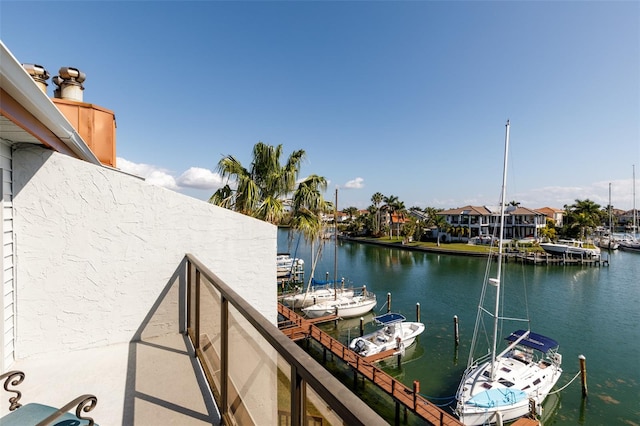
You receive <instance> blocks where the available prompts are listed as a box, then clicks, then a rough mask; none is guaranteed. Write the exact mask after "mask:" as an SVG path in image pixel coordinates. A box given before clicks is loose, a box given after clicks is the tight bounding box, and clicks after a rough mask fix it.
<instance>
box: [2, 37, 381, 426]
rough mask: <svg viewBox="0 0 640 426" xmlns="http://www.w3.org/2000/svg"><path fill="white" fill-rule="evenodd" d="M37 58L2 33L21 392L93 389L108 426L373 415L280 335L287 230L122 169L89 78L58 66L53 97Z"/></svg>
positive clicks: (13, 353)
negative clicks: (281, 251) (309, 414)
mask: <svg viewBox="0 0 640 426" xmlns="http://www.w3.org/2000/svg"><path fill="white" fill-rule="evenodd" d="M27 68H28V69H29V72H27V70H25V68H24V67H23V66H21V64H20V62H18V60H17V59H16V58H15V57H14V56H13V55H12V54H11V52H10V51H9V50H8V49H7V48H6V46H5V45H4V44H3V43H2V42H0V83H1V87H0V101H1V102H0V112H1V116H0V165H1V166H0V172H1V175H2V198H1V200H2V208H1V209H0V214H2V220H1V222H0V223H2V235H3V242H2V245H0V247H1V250H2V259H3V268H2V269H0V271H1V272H0V273H1V274H2V284H3V291H2V292H1V293H0V297H1V298H2V305H1V306H2V309H3V318H4V321H3V322H2V330H1V333H0V340H1V341H0V362H1V363H2V371H3V372H4V371H7V370H22V371H24V372H25V374H26V378H25V380H24V382H23V383H21V384H20V386H19V390H21V391H22V400H21V402H22V403H27V402H39V403H44V404H47V405H51V406H53V407H61V406H63V405H64V404H65V403H67V402H68V401H70V400H71V399H73V398H75V397H76V396H78V395H80V394H85V393H89V394H94V395H96V396H97V398H98V404H97V406H96V407H95V409H94V410H93V411H92V412H91V415H92V417H94V418H95V419H96V421H97V422H98V423H99V424H101V425H117V424H125V425H132V424H140V425H145V424H180V425H190V424H217V423H219V422H220V419H221V417H223V418H225V419H226V420H227V422H228V423H229V424H230V423H233V422H237V423H240V424H277V423H279V422H280V420H281V419H283V418H288V419H290V421H291V424H301V423H302V421H303V420H304V419H305V414H304V413H305V411H304V406H305V405H303V404H305V403H306V404H309V405H314V406H315V407H316V408H318V410H319V411H320V412H321V414H322V415H323V416H325V417H326V418H332V419H333V418H336V417H337V416H338V415H341V416H343V417H342V419H347V420H346V421H348V422H352V421H353V418H352V417H349V416H356V415H357V416H359V417H360V418H362V419H363V422H370V423H371V424H373V423H375V422H376V421H378V420H379V417H377V416H376V415H375V413H373V411H372V410H371V409H370V408H369V407H367V406H366V405H365V404H364V403H362V402H361V401H360V400H359V399H357V397H355V396H353V394H351V392H349V391H348V390H347V389H346V388H344V386H342V384H341V383H339V382H338V381H337V380H335V379H334V378H333V377H331V376H330V375H327V374H323V373H321V371H322V368H321V367H320V366H319V365H318V364H317V363H313V362H310V361H309V359H308V357H307V356H306V355H305V354H304V352H303V351H302V350H301V349H300V348H299V347H297V346H296V345H295V344H294V343H292V342H290V341H289V340H288V339H287V338H286V337H285V336H284V335H282V333H280V332H279V331H278V329H277V327H276V322H277V309H276V303H277V300H276V291H274V290H275V288H274V285H273V284H274V283H275V282H276V262H275V258H276V254H277V229H276V227H275V226H273V225H271V224H268V223H266V222H263V221H259V220H256V219H253V218H250V217H247V216H243V215H240V214H238V213H235V212H232V211H229V210H226V209H223V208H220V207H217V206H214V205H211V204H209V203H206V202H204V201H200V200H196V199H194V198H191V197H187V196H184V195H181V194H179V193H176V192H173V191H170V190H167V189H164V188H159V187H155V186H152V185H150V184H148V183H147V182H146V181H145V180H144V179H141V178H139V177H136V176H132V175H130V174H126V173H123V172H121V171H119V170H118V169H117V164H116V161H115V159H116V156H115V146H116V142H115V129H116V125H115V115H114V114H113V112H111V111H109V110H107V109H105V108H103V107H99V106H97V105H95V104H91V103H87V102H85V101H84V99H83V98H82V95H83V94H82V91H83V90H84V87H83V83H84V79H85V76H84V74H82V73H81V71H79V70H77V69H74V68H61V70H60V75H59V76H58V78H56V80H55V81H56V82H61V83H62V84H61V86H60V87H59V88H58V89H57V90H56V91H55V96H59V98H56V100H52V99H51V98H49V97H48V95H47V93H46V87H47V84H46V80H47V79H48V72H46V68H45V67H42V66H39V65H38V66H30V67H27ZM30 73H31V75H30ZM141 113H144V111H141ZM97 122H100V123H101V125H100V126H96V125H93V124H95V123H97ZM88 123H89V124H90V125H87V126H85V124H88ZM212 161H213V159H212ZM281 395H285V396H286V397H285V398H280V396H281ZM9 396H12V395H5V394H3V395H1V397H0V416H2V415H4V414H6V413H7V410H8V403H7V399H8V397H9ZM283 401H284V402H283ZM355 424H358V423H357V422H356V423H355Z"/></svg>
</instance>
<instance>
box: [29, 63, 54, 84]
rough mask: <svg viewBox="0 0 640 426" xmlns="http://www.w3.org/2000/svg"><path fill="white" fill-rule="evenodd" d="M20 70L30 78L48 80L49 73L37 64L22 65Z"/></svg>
mask: <svg viewBox="0 0 640 426" xmlns="http://www.w3.org/2000/svg"><path fill="white" fill-rule="evenodd" d="M22 68H24V69H25V71H27V73H29V75H30V76H31V77H37V78H40V79H42V80H48V79H49V71H47V70H46V69H45V67H43V66H42V65H38V64H22Z"/></svg>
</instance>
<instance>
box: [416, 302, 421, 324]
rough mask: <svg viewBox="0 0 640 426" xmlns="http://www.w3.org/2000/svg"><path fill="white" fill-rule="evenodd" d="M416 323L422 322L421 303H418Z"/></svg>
mask: <svg viewBox="0 0 640 426" xmlns="http://www.w3.org/2000/svg"><path fill="white" fill-rule="evenodd" d="M416 322H420V302H418V303H416Z"/></svg>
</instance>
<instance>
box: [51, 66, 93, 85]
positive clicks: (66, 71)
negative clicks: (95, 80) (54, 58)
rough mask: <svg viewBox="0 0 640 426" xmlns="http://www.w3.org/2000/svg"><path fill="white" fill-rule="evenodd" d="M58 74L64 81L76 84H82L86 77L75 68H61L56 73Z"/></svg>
mask: <svg viewBox="0 0 640 426" xmlns="http://www.w3.org/2000/svg"><path fill="white" fill-rule="evenodd" d="M58 74H59V75H60V77H62V78H63V79H65V80H71V81H75V82H77V83H82V82H83V81H85V80H86V78H87V75H86V74H85V73H83V72H81V71H80V70H79V69H77V68H72V67H62V68H60V70H59V71H58Z"/></svg>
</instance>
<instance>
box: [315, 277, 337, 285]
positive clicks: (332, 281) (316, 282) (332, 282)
mask: <svg viewBox="0 0 640 426" xmlns="http://www.w3.org/2000/svg"><path fill="white" fill-rule="evenodd" d="M327 284H342V280H340V281H338V280H316V279H315V278H311V285H327Z"/></svg>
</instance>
